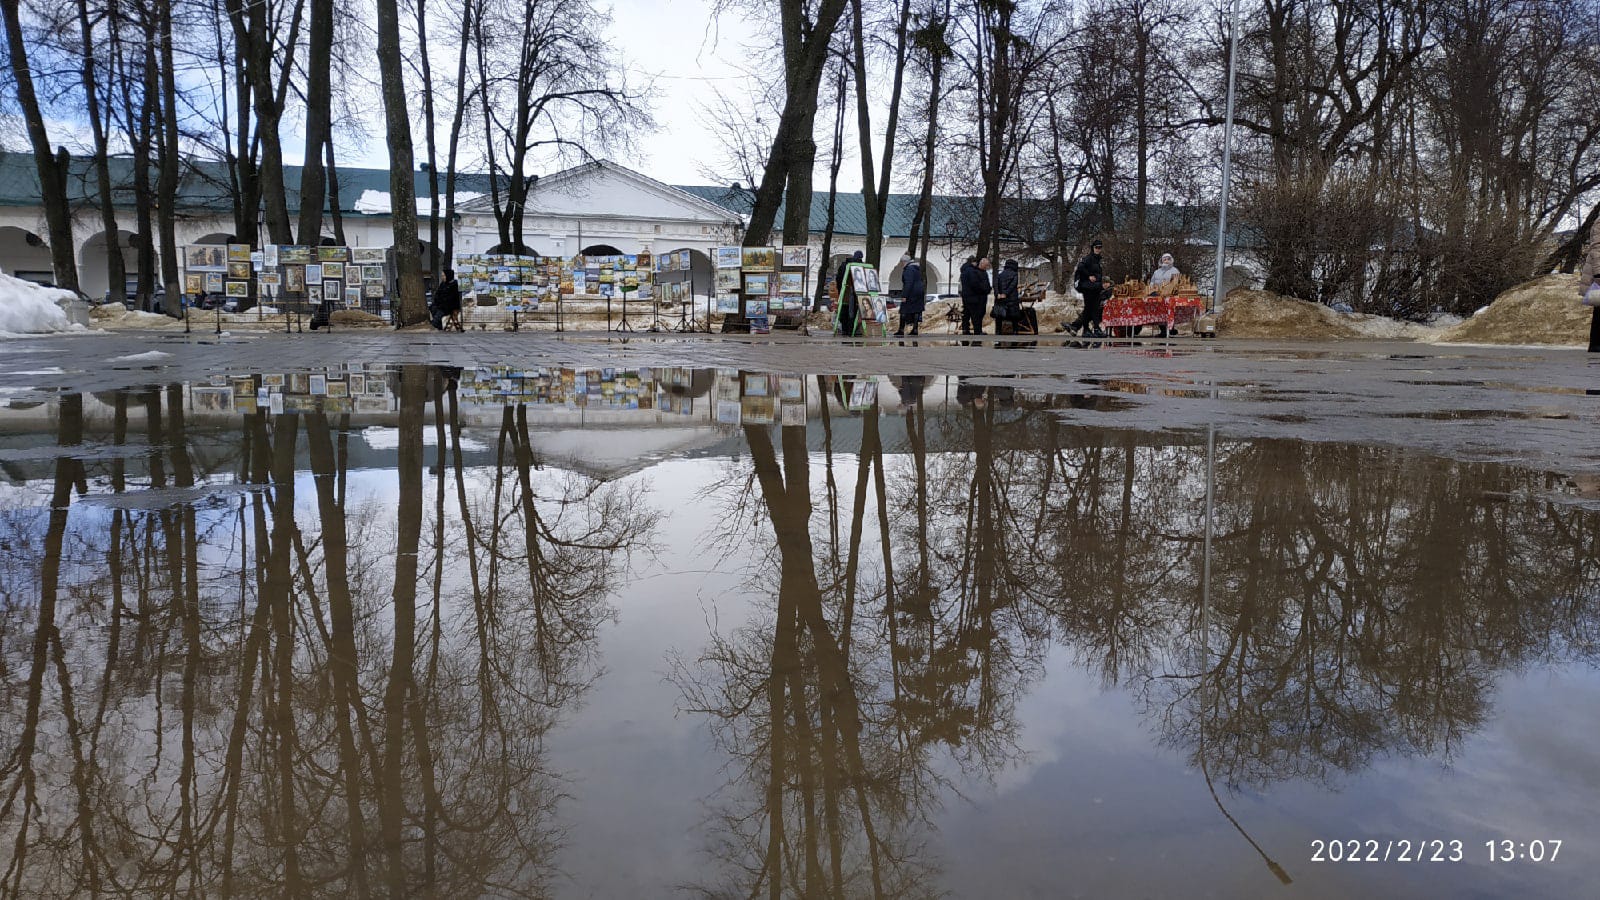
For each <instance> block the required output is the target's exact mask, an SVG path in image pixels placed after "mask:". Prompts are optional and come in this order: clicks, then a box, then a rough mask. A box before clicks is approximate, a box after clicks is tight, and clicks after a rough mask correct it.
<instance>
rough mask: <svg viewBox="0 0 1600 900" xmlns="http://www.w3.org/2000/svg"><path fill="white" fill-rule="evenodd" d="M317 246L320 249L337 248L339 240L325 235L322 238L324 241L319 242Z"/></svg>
mask: <svg viewBox="0 0 1600 900" xmlns="http://www.w3.org/2000/svg"><path fill="white" fill-rule="evenodd" d="M317 246H319V247H337V246H339V239H338V238H336V237H334V236H333V235H331V234H325V235H323V236H322V240H320V241H317Z"/></svg>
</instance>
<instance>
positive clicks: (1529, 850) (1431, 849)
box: [1311, 838, 1561, 863]
mask: <svg viewBox="0 0 1600 900" xmlns="http://www.w3.org/2000/svg"><path fill="white" fill-rule="evenodd" d="M1483 847H1484V849H1485V850H1486V851H1488V854H1489V862H1492V863H1497V862H1534V863H1542V862H1555V861H1556V857H1557V856H1559V855H1560V854H1561V841H1560V840H1557V839H1554V838H1549V839H1535V840H1531V841H1517V840H1512V839H1510V838H1504V839H1500V840H1490V841H1484V842H1483ZM1467 856H1468V854H1467V844H1466V842H1465V841H1462V840H1459V839H1437V838H1435V839H1431V840H1421V841H1411V840H1393V839H1391V840H1376V839H1373V838H1367V839H1351V840H1314V841H1312V842H1311V861H1312V862H1463V861H1466V860H1467Z"/></svg>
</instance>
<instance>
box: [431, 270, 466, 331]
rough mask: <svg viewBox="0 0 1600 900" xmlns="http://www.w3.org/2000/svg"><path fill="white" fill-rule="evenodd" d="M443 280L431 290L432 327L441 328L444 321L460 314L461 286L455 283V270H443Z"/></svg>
mask: <svg viewBox="0 0 1600 900" xmlns="http://www.w3.org/2000/svg"><path fill="white" fill-rule="evenodd" d="M443 274H444V280H443V281H441V282H439V286H438V287H436V288H434V289H433V303H432V307H433V309H432V313H433V315H432V319H433V327H435V328H443V327H444V326H445V322H446V320H448V319H449V318H450V317H451V316H452V315H455V314H456V313H459V312H461V284H460V282H457V281H456V270H455V269H445V270H444V273H443Z"/></svg>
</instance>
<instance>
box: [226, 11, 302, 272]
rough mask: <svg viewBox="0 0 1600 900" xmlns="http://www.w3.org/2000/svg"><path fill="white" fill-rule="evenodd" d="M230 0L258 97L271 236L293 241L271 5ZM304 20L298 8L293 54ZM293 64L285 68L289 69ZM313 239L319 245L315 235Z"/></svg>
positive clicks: (235, 29)
mask: <svg viewBox="0 0 1600 900" xmlns="http://www.w3.org/2000/svg"><path fill="white" fill-rule="evenodd" d="M227 3H228V18H229V21H231V22H232V23H233V36H234V41H235V43H236V44H237V45H238V48H239V55H240V56H241V57H244V58H245V59H246V65H245V71H246V74H247V75H248V77H249V79H250V88H251V93H252V94H253V95H254V101H253V103H252V104H251V105H252V107H253V108H254V110H255V115H256V140H257V141H259V143H260V148H261V157H260V159H261V162H260V169H259V171H258V173H257V175H258V177H259V180H260V184H261V199H262V202H263V206H264V211H263V217H264V218H265V220H266V226H267V236H268V238H269V239H270V240H271V242H272V243H274V244H292V243H294V229H293V226H292V225H290V223H289V201H288V196H287V192H286V191H287V189H286V187H285V185H284V177H283V142H282V140H281V139H280V138H279V135H278V125H279V123H280V122H281V121H282V119H283V101H282V99H281V98H282V96H283V95H282V91H281V90H280V85H279V84H275V83H274V81H273V77H272V61H273V60H274V59H275V58H277V56H278V54H277V47H276V46H275V44H274V41H273V36H272V33H271V31H270V30H269V25H268V21H267V10H266V4H264V3H247V2H246V0H227ZM299 24H300V9H299V8H297V9H296V10H295V16H294V21H293V24H292V25H291V28H290V31H289V41H288V44H287V46H288V48H289V49H290V51H291V52H292V51H293V50H294V48H295V46H296V44H295V41H296V35H295V32H296V30H297V29H298V28H299ZM290 68H292V67H290V66H285V67H284V69H285V73H287V71H288V70H289V69H290ZM311 243H312V244H315V243H316V240H315V238H313V239H312V240H311Z"/></svg>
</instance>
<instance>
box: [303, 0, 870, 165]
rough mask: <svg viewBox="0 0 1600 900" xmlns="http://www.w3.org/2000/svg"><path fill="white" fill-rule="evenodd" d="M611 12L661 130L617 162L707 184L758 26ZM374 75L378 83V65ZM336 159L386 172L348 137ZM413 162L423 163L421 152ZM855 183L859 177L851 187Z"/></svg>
mask: <svg viewBox="0 0 1600 900" xmlns="http://www.w3.org/2000/svg"><path fill="white" fill-rule="evenodd" d="M596 5H597V6H598V7H599V8H600V9H602V10H603V9H605V8H606V5H607V4H606V3H605V0H599V2H597V4H596ZM609 5H610V8H611V10H612V16H611V21H610V24H609V25H608V26H607V29H606V33H607V37H608V40H609V42H610V44H611V46H612V47H613V48H615V50H616V53H617V54H618V62H619V63H620V64H621V65H623V66H625V67H626V68H627V69H628V70H629V71H630V75H629V78H630V82H643V81H646V80H650V79H653V81H654V85H655V89H656V93H655V99H654V101H653V102H652V103H651V104H650V106H651V110H652V112H653V114H654V116H655V118H656V124H657V126H658V127H657V129H656V130H655V131H653V132H650V133H648V134H646V135H643V136H642V137H641V138H640V139H639V140H637V142H636V143H637V149H636V150H635V155H634V156H633V157H632V158H627V157H619V158H618V159H617V160H616V161H617V162H619V163H621V164H623V165H626V166H628V167H629V168H633V169H637V170H639V171H641V172H644V173H645V174H647V175H649V176H651V177H653V178H656V179H659V180H661V181H665V182H667V183H668V184H705V183H707V182H708V181H709V179H708V178H707V177H706V175H705V174H704V173H702V172H701V167H702V164H708V163H713V162H714V161H715V159H716V158H717V156H718V151H717V145H716V144H715V142H714V141H713V140H711V139H710V138H708V137H707V135H706V133H705V131H706V129H705V125H704V115H703V114H702V109H703V108H704V107H706V106H709V105H713V104H714V103H715V101H716V92H717V91H718V90H719V89H720V90H721V91H722V92H723V93H725V94H727V95H729V96H733V97H743V96H745V95H744V93H743V92H745V91H747V90H748V89H749V87H750V83H751V80H750V75H749V72H750V71H751V69H752V68H754V67H756V66H758V65H759V63H758V62H757V61H756V59H755V57H754V48H755V46H757V45H758V44H760V43H761V38H760V36H759V35H760V30H759V27H758V26H757V25H754V24H752V23H751V22H750V20H749V18H748V17H747V16H746V15H743V14H739V13H734V14H727V15H723V16H721V17H720V21H715V22H714V21H713V17H712V0H612V2H611V3H610V4H609ZM432 43H436V47H435V49H434V53H435V60H436V63H435V67H436V70H437V68H438V66H439V65H440V63H439V62H438V61H439V60H444V61H445V62H444V66H445V68H446V69H449V68H450V67H453V66H454V64H455V47H454V46H453V45H450V46H445V45H446V44H450V42H449V41H448V40H443V41H435V42H432ZM373 68H374V71H373V73H372V77H373V79H374V80H376V78H377V72H376V66H375V65H374V67H373ZM752 108H753V105H752ZM374 115H375V118H374V120H373V121H372V122H370V123H369V124H368V129H367V130H368V132H369V133H370V134H371V135H373V136H381V134H382V133H383V123H382V121H381V115H382V110H381V108H378V109H375V111H374ZM438 115H439V116H440V120H441V121H440V126H439V127H440V128H441V130H442V129H445V128H448V127H449V122H448V116H449V111H448V109H440V110H439V113H438ZM413 129H414V130H415V132H416V135H415V136H416V138H417V139H418V140H419V142H420V139H421V123H420V122H413ZM441 140H442V138H441ZM419 150H420V148H419ZM285 152H286V157H288V161H290V162H299V154H298V153H294V152H292V151H291V150H290V148H289V147H285ZM339 153H340V163H341V164H342V165H350V166H374V167H382V166H387V165H388V154H387V148H386V147H385V146H384V145H383V144H382V142H381V141H374V140H371V139H361V140H351V139H349V138H346V139H344V140H343V141H341V145H340V147H339ZM418 158H419V159H420V158H422V154H421V153H420V152H419V153H418ZM845 168H846V169H847V170H848V169H849V167H848V166H847V167H845ZM848 174H849V173H848V172H844V173H841V175H842V176H843V175H848ZM843 180H844V179H843V178H841V181H843ZM859 180H860V179H859V177H857V178H856V182H859ZM857 188H859V184H858V183H851V189H857Z"/></svg>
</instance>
